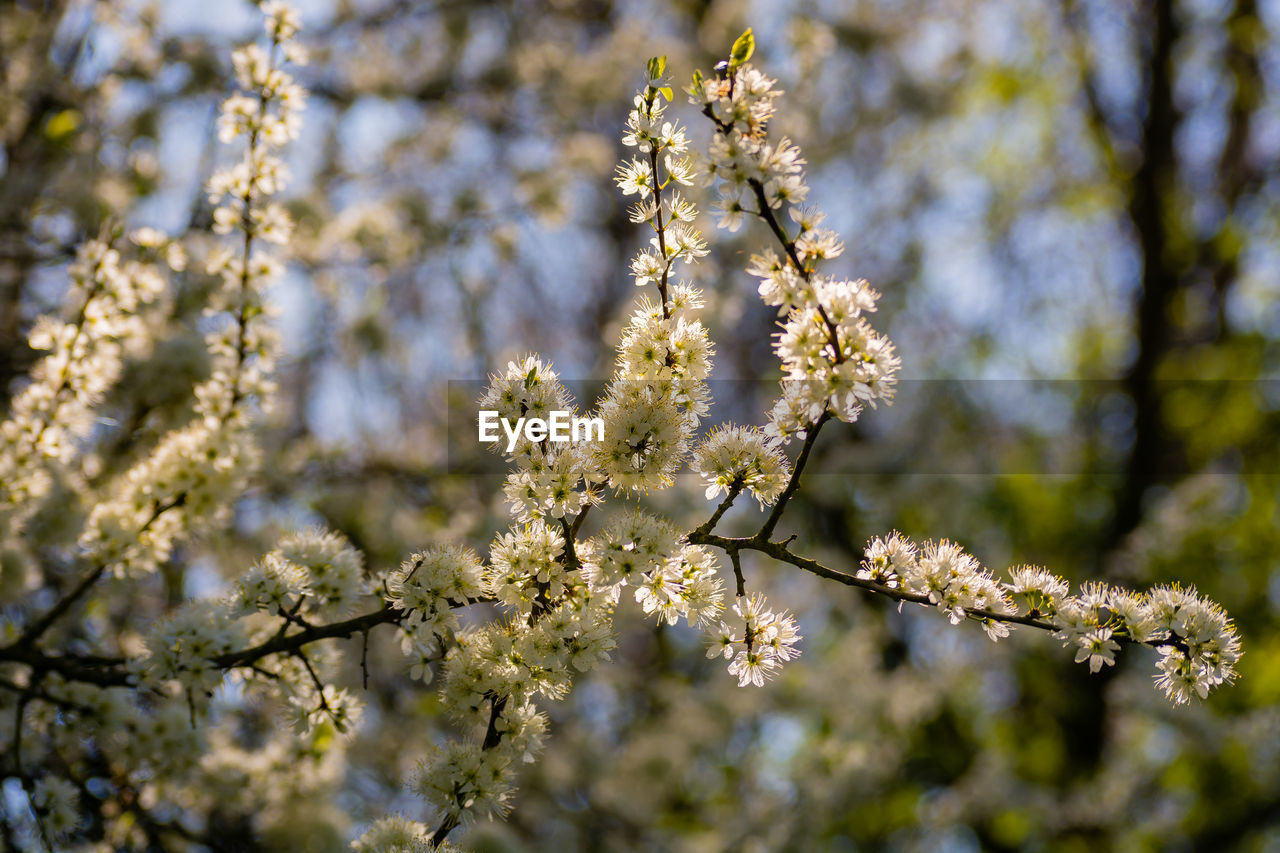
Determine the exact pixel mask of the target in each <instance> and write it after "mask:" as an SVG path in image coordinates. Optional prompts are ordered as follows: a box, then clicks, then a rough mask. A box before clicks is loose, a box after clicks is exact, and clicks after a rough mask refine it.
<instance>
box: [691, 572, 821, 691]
mask: <svg viewBox="0 0 1280 853" xmlns="http://www.w3.org/2000/svg"><path fill="white" fill-rule="evenodd" d="M733 612H734V615H735V616H737V617H738V620H739V621H740V622H741V623H742V628H741V630H739V629H737V628H736V627H734V626H731V625H729V623H727V622H721V623H720V629H719V631H718V633H717V634H716V636H715V639H714V640H713V641H712V643H711V646H710V648H708V649H707V657H709V658H713V657H716V656H720V655H722V656H724V658H725V659H726V660H728V661H729V674H730V675H733V676H736V677H737V679H738V686H740V687H746V686H747V685H748V684H754V685H756V686H757V687H761V686H763V685H764V683H765V681H766V680H767V679H769V678H772V677H773V676H774V675H776V674H777V672H778V670H779V669H781V667H782V664H784V663H786V662H787V661H789V660H791V659H792V658H795V657H798V656H799V655H800V650H799V649H797V648H796V647H795V646H796V643H798V642H800V639H801V638H800V631H799V629H798V628H797V626H796V622H795V619H794V618H792V616H791V614H790V613H789V612H787V611H785V610H783V611H780V612H776V613H775V612H774V611H773V610H770V609H769V605H768V603H767V602H766V601H765V597H764V596H763V595H761V594H760V593H755V592H753V593H751V594H750V595H744V596H740V597H739V598H738V601H737V602H736V603H735V604H734V605H733Z"/></svg>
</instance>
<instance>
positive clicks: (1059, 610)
mask: <svg viewBox="0 0 1280 853" xmlns="http://www.w3.org/2000/svg"><path fill="white" fill-rule="evenodd" d="M856 576H857V578H858V579H859V580H863V581H869V582H871V583H873V584H875V585H877V586H879V587H881V588H882V589H883V590H886V591H889V592H890V593H891V594H899V593H905V594H906V595H898V596H897V597H899V598H904V599H906V600H913V601H918V602H920V603H928V604H932V605H934V606H936V607H938V608H939V609H940V610H942V611H943V612H944V613H946V614H947V616H948V617H949V618H950V620H951V623H952V624H953V625H954V624H958V623H960V622H962V621H964V620H965V619H973V620H976V621H978V622H980V623H981V624H982V626H983V628H984V629H985V630H986V632H987V634H988V635H989V636H990V637H991V639H992V640H998V639H1000V638H1001V637H1005V636H1008V634H1009V628H1010V627H1011V626H1012V625H1014V624H1017V623H1016V622H1013V621H1011V620H1009V619H1008V617H1025V618H1026V619H1030V620H1032V623H1031V624H1034V625H1036V627H1042V628H1046V629H1049V630H1052V631H1053V632H1054V636H1055V637H1057V638H1058V639H1060V640H1062V641H1063V643H1064V645H1066V646H1067V647H1068V648H1072V649H1074V650H1075V660H1076V662H1077V663H1087V664H1088V665H1089V669H1090V671H1092V672H1097V671H1098V670H1100V669H1101V668H1102V667H1103V666H1111V665H1113V664H1114V663H1115V653H1116V651H1117V650H1118V649H1119V648H1120V642H1122V641H1123V642H1130V643H1138V644H1143V645H1149V646H1154V647H1156V648H1157V649H1158V650H1159V651H1160V653H1161V658H1160V660H1159V661H1158V662H1157V664H1156V670H1157V674H1156V676H1155V679H1156V686H1157V687H1159V688H1160V689H1161V690H1162V691H1163V692H1164V694H1165V696H1167V697H1168V698H1169V700H1170V701H1172V702H1174V703H1175V704H1184V703H1186V702H1188V701H1190V699H1191V697H1192V696H1199V697H1200V698H1204V697H1206V696H1208V694H1209V691H1210V690H1211V689H1212V688H1214V687H1217V686H1218V685H1220V684H1223V683H1228V682H1230V681H1232V680H1234V679H1235V677H1236V669H1235V665H1236V663H1237V662H1238V661H1239V660H1240V656H1241V654H1242V651H1241V646H1240V637H1239V635H1238V634H1237V633H1236V630H1235V626H1234V625H1233V624H1232V623H1231V620H1230V619H1229V618H1228V617H1227V614H1226V612H1225V611H1224V610H1223V609H1222V607H1221V606H1220V605H1219V604H1217V603H1215V602H1213V601H1210V600H1209V599H1207V598H1204V597H1202V596H1200V595H1199V594H1197V592H1196V591H1195V590H1194V589H1183V588H1182V587H1180V586H1178V585H1176V584H1175V585H1171V586H1169V585H1161V586H1155V587H1152V588H1151V589H1150V590H1147V591H1146V592H1135V591H1133V590H1128V589H1124V588H1122V587H1118V586H1114V585H1110V584H1105V583H1098V582H1089V583H1086V584H1084V585H1083V586H1082V587H1081V589H1080V591H1079V592H1078V593H1077V594H1075V595H1072V594H1070V585H1069V584H1068V583H1067V581H1066V580H1064V579H1063V578H1060V577H1058V576H1057V575H1054V574H1053V573H1051V572H1049V571H1047V570H1045V569H1042V568H1040V567H1038V566H1017V567H1014V568H1012V569H1010V570H1009V580H1007V581H998V580H996V579H995V578H994V577H993V576H992V574H991V573H990V572H989V571H987V570H986V569H984V568H983V567H982V566H981V565H980V564H979V563H978V561H977V560H976V559H974V558H973V557H972V556H970V555H969V554H966V553H965V552H964V551H963V550H962V549H961V548H960V547H959V546H957V545H955V544H954V543H951V542H947V541H945V540H944V541H942V542H926V543H924V545H923V546H919V547H917V545H916V544H915V543H914V542H912V541H911V540H909V539H907V538H906V537H904V536H902V535H901V534H898V533H894V534H892V535H890V536H888V537H886V538H876V539H873V540H871V541H870V542H869V543H868V544H867V549H866V553H865V558H864V560H863V562H862V566H861V567H860V568H859V569H858V572H857V575H856ZM1022 621H1025V620H1022Z"/></svg>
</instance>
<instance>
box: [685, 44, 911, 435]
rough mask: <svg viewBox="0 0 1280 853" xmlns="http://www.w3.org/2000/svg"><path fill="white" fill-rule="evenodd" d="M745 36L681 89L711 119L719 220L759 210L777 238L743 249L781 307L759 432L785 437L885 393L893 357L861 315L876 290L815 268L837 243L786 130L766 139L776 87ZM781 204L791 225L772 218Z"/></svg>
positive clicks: (847, 417)
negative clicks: (769, 392)
mask: <svg viewBox="0 0 1280 853" xmlns="http://www.w3.org/2000/svg"><path fill="white" fill-rule="evenodd" d="M751 39H752V37H751V34H750V31H748V32H747V33H746V34H744V36H743V38H742V39H740V40H739V43H738V44H736V45H735V46H734V54H733V57H732V58H731V59H730V60H729V61H728V62H725V63H722V64H721V65H720V66H718V68H717V71H716V73H715V75H714V76H712V77H707V78H704V77H702V76H701V75H698V76H696V77H695V78H694V82H693V85H692V87H691V88H690V94H691V97H692V100H693V102H694V103H695V104H697V105H698V106H699V107H701V108H702V110H703V112H704V113H705V114H706V115H707V116H708V117H710V118H711V120H712V122H713V124H714V126H715V136H714V138H713V139H712V142H711V147H710V150H709V152H708V156H709V160H710V163H709V165H708V172H709V175H710V176H711V177H712V178H713V179H715V181H716V184H717V187H718V191H719V196H720V200H719V202H718V208H719V210H720V212H721V217H720V226H721V227H722V228H728V229H729V230H731V231H736V230H737V229H738V228H739V227H740V226H741V224H742V221H743V219H744V217H746V216H755V217H759V218H760V219H763V220H764V221H765V222H767V223H768V224H769V226H770V228H771V230H772V231H773V232H774V234H775V235H776V236H777V237H778V238H779V240H780V241H781V243H782V247H781V248H782V250H783V254H782V255H781V256H779V255H778V254H777V252H775V251H773V250H765V251H764V252H761V253H759V254H756V255H754V256H752V258H751V264H750V267H749V272H750V273H751V274H752V275H753V276H755V277H756V278H758V279H760V286H759V290H760V296H761V298H762V299H763V300H764V302H765V303H766V304H767V305H772V306H777V307H778V310H779V313H780V314H782V315H783V317H784V319H783V323H782V331H781V332H780V333H778V335H777V336H776V341H775V350H776V352H777V354H778V357H779V358H780V359H781V361H782V368H783V395H782V397H781V398H780V399H779V400H778V402H777V404H776V405H775V406H774V407H773V410H772V412H771V414H770V424H769V425H768V427H767V432H769V434H771V435H774V436H776V437H778V438H780V439H782V440H783V441H788V440H790V439H791V438H792V437H793V436H803V435H805V434H807V432H808V430H810V429H811V428H812V427H813V425H814V424H815V423H817V421H818V419H819V418H820V417H822V415H823V413H824V412H827V411H830V412H831V413H832V414H834V415H835V416H836V417H838V418H840V419H841V420H844V421H849V422H851V421H854V420H856V419H857V418H858V416H859V414H860V413H861V411H862V408H863V407H864V406H866V405H871V406H875V405H876V403H877V402H878V401H881V400H890V399H892V397H893V393H894V386H895V382H896V378H897V373H898V369H899V367H900V361H899V359H898V356H897V354H896V353H895V351H894V348H893V344H892V343H891V342H890V341H889V339H888V338H886V337H885V336H883V335H881V334H880V333H878V332H877V331H875V329H873V328H872V327H871V324H870V323H869V322H868V321H867V315H868V314H869V313H871V312H873V311H875V309H876V302H877V300H878V299H879V294H878V293H876V291H875V290H873V289H871V288H870V287H869V286H868V285H867V283H866V282H865V281H862V280H856V281H851V280H847V279H842V278H839V277H835V276H827V275H822V274H819V273H818V272H817V266H818V263H819V262H820V261H824V260H829V259H831V258H835V257H838V256H839V255H841V254H842V253H843V252H844V244H843V243H842V242H841V241H840V239H839V238H838V237H837V235H836V234H835V232H834V231H831V230H829V229H825V228H821V227H819V226H820V225H821V224H822V221H823V214H822V213H821V212H820V211H817V210H815V209H813V208H804V207H800V206H799V205H800V202H802V201H804V200H805V198H806V197H807V196H808V193H809V187H808V184H807V183H806V181H805V176H804V165H805V161H804V159H803V157H802V156H801V153H800V149H799V148H798V147H797V146H796V145H794V144H793V143H792V142H791V141H790V140H788V139H785V138H783V139H780V140H777V141H770V139H769V135H768V123H769V118H770V116H771V115H772V114H773V109H774V106H773V104H774V100H775V99H776V98H777V96H778V95H779V94H780V93H779V92H778V90H777V89H776V88H775V82H776V81H774V80H772V79H770V78H769V77H766V76H765V75H764V74H762V73H761V72H760V71H759V70H758V69H756V68H755V67H753V66H752V65H750V64H749V63H748V62H746V59H747V58H749V57H750V55H751V51H752V50H753V48H754V45H753V42H752V40H751ZM784 210H785V211H786V213H787V217H788V218H789V219H790V220H791V222H792V227H793V228H794V231H795V233H793V234H788V233H787V230H786V226H784V225H783V224H782V222H780V220H779V214H780V213H781V212H782V211H784Z"/></svg>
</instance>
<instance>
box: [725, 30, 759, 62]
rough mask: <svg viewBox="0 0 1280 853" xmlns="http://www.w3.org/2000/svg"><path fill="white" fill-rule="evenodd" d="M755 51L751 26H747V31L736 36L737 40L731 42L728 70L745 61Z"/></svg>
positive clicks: (754, 40) (754, 39)
mask: <svg viewBox="0 0 1280 853" xmlns="http://www.w3.org/2000/svg"><path fill="white" fill-rule="evenodd" d="M755 52H756V37H755V35H753V34H752V32H751V27H747V31H746V32H744V33H743V34H742V35H740V36H738V40H737V41H735V42H734V43H733V48H732V49H731V50H730V51H729V70H730V71H732V70H733V69H735V68H737V67H738V66H739V65H741V64H742V63H744V62H746V61H747V60H748V59H750V58H751V54H753V53H755Z"/></svg>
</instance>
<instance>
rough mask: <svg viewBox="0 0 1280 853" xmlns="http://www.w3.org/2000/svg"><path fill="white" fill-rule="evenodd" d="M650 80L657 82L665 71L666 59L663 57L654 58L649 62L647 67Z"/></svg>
mask: <svg viewBox="0 0 1280 853" xmlns="http://www.w3.org/2000/svg"><path fill="white" fill-rule="evenodd" d="M647 70H648V72H649V79H650V80H657V79H658V78H659V77H661V76H662V74H663V72H665V71H666V70H667V58H666V57H665V56H655V57H653V58H652V59H650V60H649V64H648V66H647Z"/></svg>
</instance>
